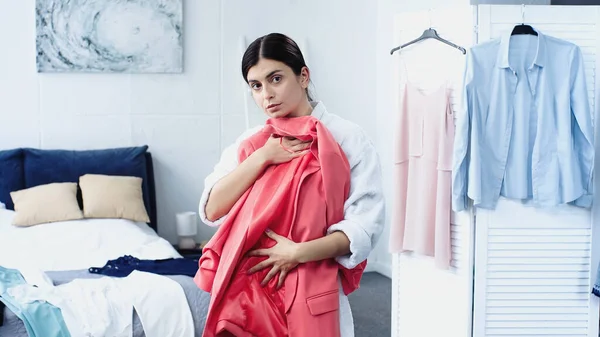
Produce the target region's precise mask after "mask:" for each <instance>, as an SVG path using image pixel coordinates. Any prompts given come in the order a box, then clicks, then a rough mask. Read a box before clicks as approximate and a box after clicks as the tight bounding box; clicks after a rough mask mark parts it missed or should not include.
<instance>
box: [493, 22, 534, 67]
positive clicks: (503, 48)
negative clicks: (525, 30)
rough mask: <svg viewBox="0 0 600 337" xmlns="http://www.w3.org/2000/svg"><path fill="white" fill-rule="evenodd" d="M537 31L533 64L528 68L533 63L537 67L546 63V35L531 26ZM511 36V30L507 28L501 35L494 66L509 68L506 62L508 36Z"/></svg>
mask: <svg viewBox="0 0 600 337" xmlns="http://www.w3.org/2000/svg"><path fill="white" fill-rule="evenodd" d="M533 30H535V31H536V32H537V33H538V36H537V49H536V53H535V58H534V59H533V64H532V65H531V66H530V68H532V67H533V65H534V64H536V65H538V66H539V67H544V64H545V63H546V37H545V36H544V34H542V32H540V31H539V30H537V29H535V28H533ZM511 36H512V30H509V31H508V32H506V34H504V36H502V39H501V41H500V51H499V52H498V57H497V58H496V66H498V67H499V68H510V64H509V63H508V54H509V52H510V38H511Z"/></svg>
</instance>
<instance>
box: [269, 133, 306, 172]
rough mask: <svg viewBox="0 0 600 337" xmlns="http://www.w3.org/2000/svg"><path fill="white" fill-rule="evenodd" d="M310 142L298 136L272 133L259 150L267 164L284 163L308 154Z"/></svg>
mask: <svg viewBox="0 0 600 337" xmlns="http://www.w3.org/2000/svg"><path fill="white" fill-rule="evenodd" d="M310 143H311V142H310V141H307V142H303V141H301V140H299V139H297V138H291V137H281V136H277V135H271V137H269V139H268V140H267V142H266V143H265V145H263V147H261V148H260V149H259V150H258V151H259V152H260V154H261V155H262V156H263V160H264V161H265V163H266V164H267V165H274V164H282V163H286V162H288V161H290V160H292V159H294V158H296V157H300V156H302V155H304V154H306V153H307V152H308V151H309V150H308V147H309V146H310Z"/></svg>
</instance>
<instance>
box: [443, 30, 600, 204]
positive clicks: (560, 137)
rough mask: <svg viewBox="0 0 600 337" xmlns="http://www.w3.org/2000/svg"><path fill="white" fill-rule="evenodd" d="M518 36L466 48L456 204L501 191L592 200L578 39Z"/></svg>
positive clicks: (550, 199)
mask: <svg viewBox="0 0 600 337" xmlns="http://www.w3.org/2000/svg"><path fill="white" fill-rule="evenodd" d="M536 31H537V32H538V36H534V35H514V36H511V35H510V34H511V32H510V31H509V32H508V33H507V34H506V35H505V36H503V37H502V38H499V39H494V40H491V41H488V42H484V43H481V44H479V45H477V46H474V47H473V48H471V50H470V51H469V53H468V54H467V63H466V68H465V73H464V93H463V104H462V106H463V111H462V112H461V113H460V114H459V116H458V117H457V122H456V135H455V140H454V154H453V156H454V158H453V173H452V174H453V179H452V208H453V210H454V211H457V212H458V211H461V210H464V209H465V208H466V207H467V205H468V199H469V198H470V199H472V200H473V205H474V206H477V207H480V208H487V209H494V208H495V207H496V204H497V202H498V198H499V197H500V196H503V197H506V198H510V199H518V200H523V201H524V202H526V203H532V204H534V205H536V206H540V207H547V206H555V205H558V204H564V203H569V204H573V205H577V206H580V207H590V206H591V204H592V191H593V190H592V188H593V187H592V171H593V163H594V128H593V125H592V124H593V123H592V120H593V119H592V115H591V111H590V110H591V109H590V104H589V98H588V93H587V90H588V88H587V85H586V76H585V71H584V61H583V56H582V53H581V50H580V48H579V47H578V46H576V45H575V44H573V43H570V42H567V41H565V40H561V39H557V38H554V37H551V36H546V35H544V34H542V33H541V32H540V31H538V30H536Z"/></svg>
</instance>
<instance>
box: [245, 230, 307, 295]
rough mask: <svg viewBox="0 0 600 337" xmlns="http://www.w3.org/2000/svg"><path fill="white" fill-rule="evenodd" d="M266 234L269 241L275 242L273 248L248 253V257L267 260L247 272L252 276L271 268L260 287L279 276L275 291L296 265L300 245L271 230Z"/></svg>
mask: <svg viewBox="0 0 600 337" xmlns="http://www.w3.org/2000/svg"><path fill="white" fill-rule="evenodd" d="M266 234H267V236H268V237H270V238H271V239H273V240H275V242H277V243H276V244H275V246H273V247H271V248H266V249H256V250H252V251H250V252H249V253H248V254H247V255H248V256H268V257H269V258H268V259H266V260H264V261H262V262H260V263H258V264H257V265H255V266H254V267H252V268H250V269H249V270H248V274H253V273H255V272H257V271H259V270H262V269H264V268H267V267H269V266H273V267H272V268H271V270H270V271H269V273H268V274H267V276H266V277H265V278H264V280H263V281H262V282H261V284H260V285H261V286H263V287H264V286H265V285H266V284H267V283H268V282H269V281H270V280H271V279H272V278H273V277H275V275H277V274H279V280H278V282H277V289H279V288H281V286H282V285H283V281H284V280H285V277H286V276H287V274H288V273H289V272H290V271H291V270H292V269H294V268H295V267H296V266H297V265H298V263H299V262H298V258H297V254H298V248H299V246H300V244H298V243H296V242H294V241H292V240H290V239H288V238H286V237H283V236H281V235H278V234H276V233H274V232H273V231H271V230H267V231H266Z"/></svg>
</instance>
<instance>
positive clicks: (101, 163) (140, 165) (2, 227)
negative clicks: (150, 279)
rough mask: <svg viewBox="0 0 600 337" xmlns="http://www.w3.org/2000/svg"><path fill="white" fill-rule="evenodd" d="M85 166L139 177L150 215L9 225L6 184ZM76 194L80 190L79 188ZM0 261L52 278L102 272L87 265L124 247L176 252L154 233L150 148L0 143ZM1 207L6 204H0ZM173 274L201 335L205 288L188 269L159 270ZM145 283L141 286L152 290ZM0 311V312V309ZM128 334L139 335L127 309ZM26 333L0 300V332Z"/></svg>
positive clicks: (43, 179)
mask: <svg viewBox="0 0 600 337" xmlns="http://www.w3.org/2000/svg"><path fill="white" fill-rule="evenodd" d="M84 174H102V175H115V176H117V175H125V176H133V177H139V178H142V191H143V203H144V205H145V207H146V210H147V211H148V216H149V219H150V221H149V222H147V223H146V222H139V221H132V220H126V219H117V218H114V219H111V218H104V219H80V220H70V221H58V222H52V223H48V224H42V225H36V226H30V227H16V226H13V225H12V220H13V219H14V217H15V215H16V212H15V211H14V205H13V203H12V200H11V198H10V192H11V191H18V190H22V189H26V188H30V187H35V186H39V185H43V184H50V183H54V182H77V181H78V179H79V177H80V176H82V175H84ZM78 199H81V191H79V192H78ZM0 203H2V204H4V207H2V206H3V205H2V204H0V266H2V267H5V268H13V269H16V270H20V269H25V268H36V269H39V270H41V271H44V272H45V274H46V275H47V276H48V277H49V278H50V279H51V281H52V283H53V284H54V285H55V286H59V285H62V284H67V283H69V282H71V281H73V280H78V279H90V278H100V277H106V276H104V275H99V274H93V273H90V272H89V271H88V268H90V267H101V266H103V265H104V264H105V263H106V262H107V261H109V260H113V259H116V258H118V257H121V256H125V255H131V256H135V257H137V258H139V259H150V260H156V259H168V258H181V256H180V255H179V254H178V253H177V251H176V250H175V249H174V248H173V247H172V246H171V244H170V243H169V242H167V241H166V240H164V239H163V238H161V237H160V236H158V234H157V214H156V192H155V185H154V170H153V164H152V155H151V153H150V152H149V151H148V147H147V146H140V147H129V148H116V149H102V150H85V151H70V150H42V149H32V148H22V149H12V150H4V151H0ZM3 208H5V209H3ZM163 277H167V278H169V279H171V280H173V281H175V282H177V283H178V284H179V285H180V286H181V288H182V289H183V292H184V293H185V299H186V301H187V304H188V306H189V309H190V312H191V314H192V318H193V323H194V334H195V336H201V335H202V330H203V328H204V321H205V319H206V314H207V308H208V304H209V300H210V295H209V294H208V293H205V292H203V291H202V290H200V289H198V287H197V286H196V285H195V284H194V282H193V280H192V278H191V277H190V276H184V275H169V276H167V275H165V276H163ZM157 290H158V289H152V288H150V287H149V288H148V289H145V291H148V292H151V291H157ZM0 314H2V312H1V311H0ZM132 322H133V323H132V326H133V336H134V337H141V336H146V334H145V332H144V329H143V326H142V324H141V321H140V319H139V317H138V315H137V313H136V312H135V311H134V313H133V318H132ZM3 336H7V337H8V336H10V337H27V336H28V333H27V330H26V329H25V325H24V322H23V321H21V320H20V319H19V318H18V317H17V316H16V315H15V314H14V313H13V312H12V311H11V310H9V309H8V308H4V313H3V320H2V325H1V326H0V337H3Z"/></svg>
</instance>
